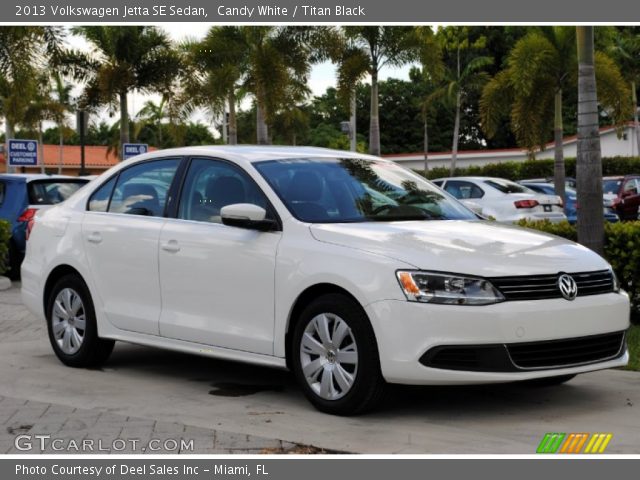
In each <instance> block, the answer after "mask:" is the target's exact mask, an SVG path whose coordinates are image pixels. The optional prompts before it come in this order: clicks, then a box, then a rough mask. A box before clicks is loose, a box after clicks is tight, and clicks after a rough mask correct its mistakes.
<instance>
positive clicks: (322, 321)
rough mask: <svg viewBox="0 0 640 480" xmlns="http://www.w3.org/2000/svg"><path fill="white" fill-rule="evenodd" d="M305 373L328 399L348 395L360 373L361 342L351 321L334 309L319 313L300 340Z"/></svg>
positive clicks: (309, 381)
mask: <svg viewBox="0 0 640 480" xmlns="http://www.w3.org/2000/svg"><path fill="white" fill-rule="evenodd" d="M300 364H301V366H302V373H303V375H304V378H305V380H306V381H307V384H308V385H309V387H311V389H312V390H313V391H314V392H315V394H316V395H318V396H319V397H320V398H322V399H324V400H338V399H340V398H342V397H344V396H345V395H346V394H347V393H349V391H350V390H351V388H352V387H353V384H354V382H355V380H356V375H357V374H358V346H357V345H356V340H355V338H354V336H353V333H352V332H351V328H349V325H347V323H346V322H345V321H344V320H343V319H342V318H340V317H339V316H338V315H335V314H333V313H321V314H319V315H316V316H315V317H313V318H312V319H311V321H310V322H309V323H308V324H307V327H306V328H305V330H304V333H303V334H302V339H301V341H300Z"/></svg>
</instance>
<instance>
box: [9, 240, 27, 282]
mask: <svg viewBox="0 0 640 480" xmlns="http://www.w3.org/2000/svg"><path fill="white" fill-rule="evenodd" d="M23 259H24V255H23V254H22V253H20V251H19V250H18V247H17V246H16V244H15V243H14V242H13V240H12V241H10V242H9V254H8V265H7V266H8V267H9V271H8V272H7V276H8V277H9V278H10V279H11V280H20V265H22V260H23Z"/></svg>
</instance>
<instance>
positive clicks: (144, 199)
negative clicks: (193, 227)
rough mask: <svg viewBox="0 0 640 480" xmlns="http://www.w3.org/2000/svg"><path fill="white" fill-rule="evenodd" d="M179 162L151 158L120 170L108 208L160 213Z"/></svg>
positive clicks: (142, 213) (138, 212)
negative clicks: (149, 160) (152, 159)
mask: <svg viewBox="0 0 640 480" xmlns="http://www.w3.org/2000/svg"><path fill="white" fill-rule="evenodd" d="M179 163H180V160H179V159H176V158H171V159H166V160H155V161H152V162H144V163H140V164H138V165H135V166H133V167H130V168H128V169H126V170H124V171H123V172H121V173H120V175H119V176H118V181H117V183H116V187H115V189H114V191H113V195H112V196H111V202H110V203H109V212H113V213H128V214H133V215H146V216H151V217H161V216H162V215H163V213H164V206H165V203H166V201H167V193H168V191H169V187H170V186H171V182H172V181H173V177H174V175H175V173H176V170H177V168H178V165H179Z"/></svg>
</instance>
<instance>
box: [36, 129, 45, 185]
mask: <svg viewBox="0 0 640 480" xmlns="http://www.w3.org/2000/svg"><path fill="white" fill-rule="evenodd" d="M43 142H44V138H43V135H42V122H38V157H40V173H44V172H45V169H44V143H43Z"/></svg>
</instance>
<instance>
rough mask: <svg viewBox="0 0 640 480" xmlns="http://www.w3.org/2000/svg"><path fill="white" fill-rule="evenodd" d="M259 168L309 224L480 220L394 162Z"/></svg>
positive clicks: (294, 162)
mask: <svg viewBox="0 0 640 480" xmlns="http://www.w3.org/2000/svg"><path fill="white" fill-rule="evenodd" d="M254 165H255V167H256V169H257V170H258V171H259V172H260V174H261V175H262V176H263V177H264V178H265V179H266V180H267V182H269V184H270V185H271V187H272V188H273V189H274V190H275V192H276V193H277V194H278V196H279V197H280V199H281V200H282V201H283V202H284V203H285V205H286V206H287V208H288V209H289V211H290V212H291V213H292V214H293V215H294V216H295V217H296V218H298V219H299V220H302V221H305V222H310V223H340V222H366V221H397V220H474V219H477V218H478V217H477V216H476V215H475V214H474V213H473V212H471V211H470V210H469V209H467V208H466V207H465V206H463V205H462V204H460V203H458V202H457V201H456V200H455V199H453V198H452V197H451V196H449V195H447V194H446V193H444V192H443V191H442V190H440V189H438V188H437V187H435V186H434V185H432V184H431V183H429V182H427V181H426V180H424V179H423V178H422V177H420V176H418V175H416V174H414V173H412V172H410V171H408V170H405V169H403V168H401V167H399V166H397V165H395V164H393V163H390V162H384V161H370V160H363V159H340V158H313V159H305V158H303V159H286V160H269V161H263V162H258V163H255V164H254Z"/></svg>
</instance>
